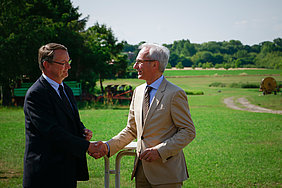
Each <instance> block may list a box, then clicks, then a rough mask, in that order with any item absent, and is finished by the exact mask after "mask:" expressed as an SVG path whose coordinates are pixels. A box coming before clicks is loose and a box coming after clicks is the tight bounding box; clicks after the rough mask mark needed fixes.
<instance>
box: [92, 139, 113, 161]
mask: <svg viewBox="0 0 282 188" xmlns="http://www.w3.org/2000/svg"><path fill="white" fill-rule="evenodd" d="M88 154H89V155H90V156H92V157H94V158H95V159H99V158H101V157H103V156H105V155H107V154H108V146H107V144H105V143H103V142H102V141H98V142H90V144H89V147H88Z"/></svg>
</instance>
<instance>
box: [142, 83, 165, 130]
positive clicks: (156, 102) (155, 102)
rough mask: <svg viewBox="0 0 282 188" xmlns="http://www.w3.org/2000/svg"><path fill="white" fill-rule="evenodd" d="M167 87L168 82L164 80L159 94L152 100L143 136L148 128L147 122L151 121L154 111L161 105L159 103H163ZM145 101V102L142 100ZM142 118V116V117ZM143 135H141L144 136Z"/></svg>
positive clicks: (158, 91)
mask: <svg viewBox="0 0 282 188" xmlns="http://www.w3.org/2000/svg"><path fill="white" fill-rule="evenodd" d="M166 85H167V80H166V79H165V78H164V79H163V81H162V83H161V85H160V87H159V89H158V90H157V93H156V95H155V97H154V98H153V100H152V103H151V105H150V108H149V111H148V115H147V117H146V119H145V120H144V125H143V129H142V134H143V130H144V129H145V127H146V126H147V122H148V120H150V119H151V117H152V115H153V113H154V111H155V110H156V108H157V106H158V105H159V103H160V102H161V100H162V98H163V96H164V91H165V88H166ZM142 101H143V100H142ZM141 116H142V115H141ZM142 134H141V135H142Z"/></svg>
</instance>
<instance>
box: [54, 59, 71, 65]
mask: <svg viewBox="0 0 282 188" xmlns="http://www.w3.org/2000/svg"><path fill="white" fill-rule="evenodd" d="M71 62H72V60H71V59H70V60H69V61H67V62H65V63H60V62H57V61H51V63H57V64H59V65H64V66H67V65H71Z"/></svg>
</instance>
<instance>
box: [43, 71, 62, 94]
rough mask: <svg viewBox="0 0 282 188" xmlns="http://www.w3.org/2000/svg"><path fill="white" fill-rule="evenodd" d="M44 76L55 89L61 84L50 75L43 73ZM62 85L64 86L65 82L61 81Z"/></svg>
mask: <svg viewBox="0 0 282 188" xmlns="http://www.w3.org/2000/svg"><path fill="white" fill-rule="evenodd" d="M42 76H43V77H44V78H45V79H46V80H47V82H48V83H49V84H50V85H51V86H52V87H53V88H54V89H55V90H58V89H59V86H60V84H58V83H57V82H55V81H54V80H52V79H51V78H49V77H48V76H46V75H45V74H44V73H43V74H42ZM61 85H62V86H63V87H64V85H63V82H62V83H61Z"/></svg>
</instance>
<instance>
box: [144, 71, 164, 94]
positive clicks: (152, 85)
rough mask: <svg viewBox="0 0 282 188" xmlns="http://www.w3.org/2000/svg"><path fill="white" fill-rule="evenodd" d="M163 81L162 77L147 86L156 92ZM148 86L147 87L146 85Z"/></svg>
mask: <svg viewBox="0 0 282 188" xmlns="http://www.w3.org/2000/svg"><path fill="white" fill-rule="evenodd" d="M163 79H164V76H163V75H162V76H161V77H159V78H158V79H157V80H156V81H154V82H153V83H152V84H150V85H149V86H150V87H152V88H153V89H156V90H158V89H159V87H160V85H161V83H162V81H163ZM147 86H148V85H147Z"/></svg>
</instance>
